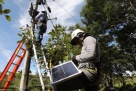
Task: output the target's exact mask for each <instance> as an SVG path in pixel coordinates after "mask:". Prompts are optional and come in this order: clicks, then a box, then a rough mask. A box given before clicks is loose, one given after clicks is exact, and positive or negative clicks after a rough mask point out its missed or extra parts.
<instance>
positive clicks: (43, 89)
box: [33, 44, 50, 91]
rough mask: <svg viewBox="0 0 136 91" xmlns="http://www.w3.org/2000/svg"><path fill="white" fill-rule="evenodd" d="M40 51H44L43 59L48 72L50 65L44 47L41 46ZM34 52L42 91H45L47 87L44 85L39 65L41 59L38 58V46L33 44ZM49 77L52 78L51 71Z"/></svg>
mask: <svg viewBox="0 0 136 91" xmlns="http://www.w3.org/2000/svg"><path fill="white" fill-rule="evenodd" d="M39 49H40V50H41V51H42V57H43V60H44V63H45V65H46V69H47V70H48V63H47V61H46V58H45V54H44V51H43V47H42V45H41V46H40V48H39ZM33 50H34V57H35V60H36V67H37V69H38V74H39V78H40V82H41V86H42V91H45V85H44V82H43V78H42V74H41V71H40V65H39V64H38V63H39V59H38V56H37V50H36V46H35V45H34V44H33ZM47 75H48V76H50V73H49V71H48V72H47Z"/></svg>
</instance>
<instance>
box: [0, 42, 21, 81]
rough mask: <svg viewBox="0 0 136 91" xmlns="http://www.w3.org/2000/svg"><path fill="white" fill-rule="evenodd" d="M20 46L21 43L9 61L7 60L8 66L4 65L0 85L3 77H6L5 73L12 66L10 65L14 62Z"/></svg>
mask: <svg viewBox="0 0 136 91" xmlns="http://www.w3.org/2000/svg"><path fill="white" fill-rule="evenodd" d="M22 45H23V43H22V42H20V43H19V44H18V46H17V48H16V50H15V51H14V53H13V55H12V56H11V58H10V60H9V62H8V64H7V65H6V67H5V69H4V70H3V72H2V73H1V75H0V83H1V82H2V81H3V79H4V77H5V75H6V73H7V72H8V70H9V68H10V66H11V65H12V63H13V61H14V59H15V57H16V55H17V54H18V52H19V50H20V48H21V47H22Z"/></svg>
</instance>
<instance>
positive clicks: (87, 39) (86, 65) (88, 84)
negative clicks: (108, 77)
mask: <svg viewBox="0 0 136 91" xmlns="http://www.w3.org/2000/svg"><path fill="white" fill-rule="evenodd" d="M71 37H72V40H71V44H72V45H80V46H82V51H81V54H80V55H76V56H73V57H72V61H73V62H74V63H77V62H78V68H79V69H80V70H81V71H82V72H83V74H82V75H81V76H80V77H79V80H80V81H81V83H82V85H83V89H84V90H85V91H98V84H99V82H100V80H99V78H100V50H99V47H98V43H97V40H96V38H94V37H92V36H91V35H90V34H89V33H85V32H84V31H83V30H81V29H76V30H74V31H73V32H72V35H71Z"/></svg>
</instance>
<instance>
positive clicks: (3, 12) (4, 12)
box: [0, 0, 11, 21]
mask: <svg viewBox="0 0 136 91" xmlns="http://www.w3.org/2000/svg"><path fill="white" fill-rule="evenodd" d="M3 4H5V3H4V0H0V15H5V17H6V19H7V20H8V21H11V17H10V16H9V15H8V14H9V13H10V11H11V10H10V9H4V10H3V7H2V6H3Z"/></svg>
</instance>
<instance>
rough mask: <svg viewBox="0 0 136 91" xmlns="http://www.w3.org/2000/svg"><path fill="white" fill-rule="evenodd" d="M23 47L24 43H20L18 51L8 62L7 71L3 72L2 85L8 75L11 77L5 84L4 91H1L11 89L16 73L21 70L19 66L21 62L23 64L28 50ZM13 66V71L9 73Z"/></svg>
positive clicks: (0, 76)
mask: <svg viewBox="0 0 136 91" xmlns="http://www.w3.org/2000/svg"><path fill="white" fill-rule="evenodd" d="M22 45H23V43H22V42H20V43H19V44H18V46H17V48H16V50H15V51H14V53H13V55H12V56H11V58H10V60H9V62H8V64H7V65H6V67H5V69H4V70H3V72H2V73H1V75H0V84H1V83H2V81H3V79H4V77H5V76H6V74H7V73H9V76H8V78H7V79H6V82H5V84H4V86H3V88H2V90H0V91H6V90H7V88H8V87H9V85H10V83H11V81H12V79H13V77H14V76H15V73H16V72H17V70H18V68H19V66H20V64H21V62H22V60H23V58H24V56H25V53H26V49H24V48H22ZM20 53H21V54H20ZM19 54H20V55H19ZM16 59H17V60H16ZM11 66H13V69H12V70H11V71H9V70H10V68H11Z"/></svg>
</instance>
